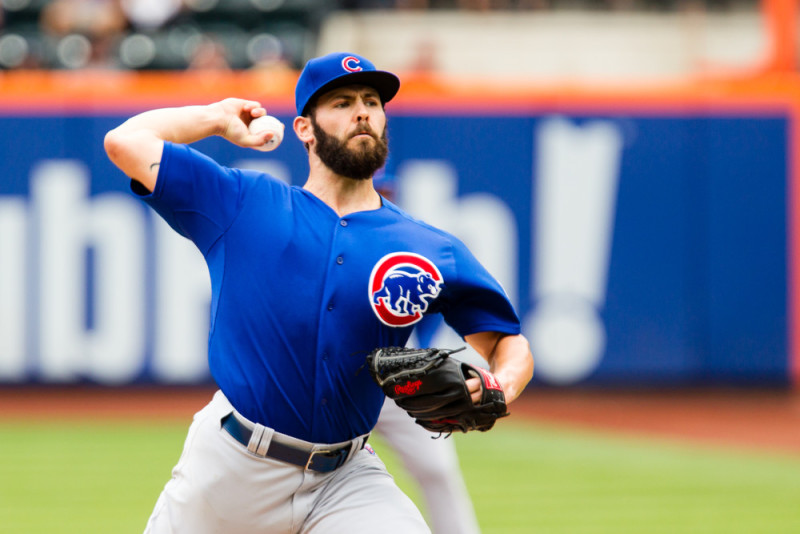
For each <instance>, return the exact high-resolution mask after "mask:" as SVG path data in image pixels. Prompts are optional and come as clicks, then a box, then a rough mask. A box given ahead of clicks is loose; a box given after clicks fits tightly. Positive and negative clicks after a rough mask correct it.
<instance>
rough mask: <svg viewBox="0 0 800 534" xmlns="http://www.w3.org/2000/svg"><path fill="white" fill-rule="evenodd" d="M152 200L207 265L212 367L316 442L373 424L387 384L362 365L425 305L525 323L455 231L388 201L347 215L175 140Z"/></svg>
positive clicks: (403, 333)
mask: <svg viewBox="0 0 800 534" xmlns="http://www.w3.org/2000/svg"><path fill="white" fill-rule="evenodd" d="M142 198H143V200H144V201H145V202H147V203H148V204H149V205H150V206H151V207H152V208H153V209H155V211H156V212H158V213H159V215H161V217H163V218H164V219H165V220H166V221H167V223H169V225H170V226H171V227H172V228H173V229H175V230H176V231H177V232H179V233H180V234H181V235H183V236H185V237H187V238H189V239H191V240H192V241H193V242H194V243H195V245H196V246H197V247H198V248H199V249H200V251H201V252H202V253H203V256H204V257H205V260H206V263H207V264H208V269H209V273H210V276H211V288H212V299H211V327H210V332H209V345H208V358H209V366H210V370H211V374H212V376H213V378H214V380H215V381H216V383H217V385H218V386H219V388H220V389H221V390H222V392H223V393H224V394H225V396H226V397H227V398H228V399H229V400H230V401H231V403H232V404H233V406H234V407H235V408H236V409H237V410H238V411H239V412H241V413H242V414H243V415H244V416H245V417H247V418H248V419H250V420H252V421H256V422H259V423H261V424H263V425H265V426H269V427H272V428H274V429H275V430H277V431H279V432H283V433H285V434H289V435H291V436H295V437H297V438H300V439H305V440H307V441H313V442H319V443H336V442H340V441H345V440H348V439H351V438H353V437H355V436H358V435H361V434H365V433H367V432H369V431H371V430H372V427H373V426H374V425H375V422H376V421H377V418H378V414H379V413H380V410H381V406H382V404H383V399H384V395H383V392H382V391H381V389H380V388H379V387H377V385H375V384H374V383H373V382H372V380H371V378H370V376H369V372H368V371H367V369H366V368H365V367H364V360H365V356H366V355H367V353H368V352H369V351H371V350H372V349H373V348H375V347H380V346H389V345H393V346H402V345H405V343H406V341H407V340H408V337H409V336H410V334H411V331H412V329H413V328H414V325H415V324H416V323H417V322H418V321H420V320H421V319H422V317H423V316H424V315H425V314H430V313H441V314H442V316H443V317H444V320H445V321H446V322H447V323H448V324H449V325H450V326H451V327H453V328H454V329H455V330H456V331H457V332H458V333H459V334H460V335H461V336H465V335H468V334H473V333H477V332H483V331H497V332H502V333H508V334H517V333H519V331H520V326H519V319H518V317H517V315H516V313H515V311H514V309H513V307H512V306H511V304H510V302H509V301H508V298H507V297H506V295H505V293H504V291H503V289H502V288H501V287H500V285H499V284H498V283H497V281H495V280H494V278H492V276H491V275H489V273H488V272H487V271H486V269H484V268H483V267H482V266H481V265H480V263H479V262H478V261H477V260H476V259H475V258H474V257H473V255H472V254H471V253H470V252H469V251H468V250H467V248H466V247H465V246H464V244H463V243H461V242H460V241H459V240H458V239H456V238H455V237H454V236H452V235H450V234H448V233H446V232H443V231H441V230H438V229H435V228H433V227H431V226H429V225H426V224H424V223H422V222H420V221H418V220H415V219H413V218H412V217H410V216H409V215H407V214H406V213H404V212H403V211H402V210H400V209H399V208H398V207H397V206H395V205H393V204H392V203H391V202H389V201H387V200H385V199H384V200H383V202H382V207H381V208H379V209H377V210H370V211H363V212H357V213H351V214H349V215H346V216H344V217H339V216H338V215H337V214H336V213H335V212H334V211H333V210H332V209H331V208H330V207H329V206H328V205H326V204H325V203H324V202H322V201H321V200H320V199H318V198H317V197H315V196H314V195H313V194H311V193H309V192H308V191H306V190H304V189H302V188H300V187H296V186H288V185H286V184H284V183H282V182H281V181H279V180H277V179H274V178H272V177H270V176H269V175H266V174H263V173H260V172H255V171H249V170H242V169H231V168H227V167H224V166H221V165H219V164H218V163H216V162H215V161H213V160H212V159H210V158H208V157H206V156H205V155H203V154H201V153H199V152H197V151H195V150H194V149H192V148H190V147H188V146H185V145H178V144H171V143H165V146H164V153H163V156H162V160H161V166H160V169H159V174H158V180H157V182H156V187H155V190H154V191H153V192H152V194H147V195H142Z"/></svg>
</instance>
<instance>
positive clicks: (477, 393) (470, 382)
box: [466, 378, 481, 404]
mask: <svg viewBox="0 0 800 534" xmlns="http://www.w3.org/2000/svg"><path fill="white" fill-rule="evenodd" d="M466 384H467V391H469V392H470V397H471V398H472V402H473V403H474V404H478V403H479V402H481V380H480V378H468V379H467V380H466Z"/></svg>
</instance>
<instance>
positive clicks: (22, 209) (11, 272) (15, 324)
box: [0, 197, 28, 381]
mask: <svg viewBox="0 0 800 534" xmlns="http://www.w3.org/2000/svg"><path fill="white" fill-rule="evenodd" d="M27 215H28V212H27V206H26V203H25V200H24V199H23V198H18V197H5V198H3V197H0V379H2V380H11V381H14V380H21V379H23V378H24V375H25V367H26V359H25V343H26V339H25V333H26V331H27V312H28V306H27V301H26V298H27V297H26V287H27V283H28V280H27V276H26V275H25V254H26V251H27V249H26V246H25V244H26V242H27V241H28V236H27V231H26V230H27Z"/></svg>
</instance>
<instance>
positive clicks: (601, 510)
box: [0, 420, 800, 534]
mask: <svg viewBox="0 0 800 534" xmlns="http://www.w3.org/2000/svg"><path fill="white" fill-rule="evenodd" d="M188 424H189V421H188V420H187V421H185V422H180V423H175V422H164V421H154V422H148V421H129V422H125V423H123V422H115V423H111V422H103V421H83V420H76V421H68V422H66V421H59V422H44V421H41V422H36V421H29V422H17V421H0V532H3V533H6V532H7V533H14V534H16V533H25V534H39V533H48V534H50V533H53V532H57V533H61V534H70V533H81V534H86V533H99V532H114V533H116V534H124V533H128V532H130V533H135V532H142V531H143V530H144V525H145V522H146V520H147V517H148V516H149V514H150V511H151V509H152V507H153V504H154V503H155V500H156V498H157V497H158V494H159V492H160V491H161V488H162V487H163V485H164V484H165V483H166V481H167V479H168V478H169V474H170V470H171V468H172V466H173V464H174V463H175V462H176V461H177V459H178V456H179V454H180V451H181V447H182V445H183V439H184V437H185V433H186V430H187V426H188ZM451 439H456V446H457V448H458V450H459V456H460V459H461V464H462V468H463V470H464V477H465V479H466V481H467V485H468V487H469V490H470V493H471V494H472V496H473V499H474V504H475V509H476V512H477V514H478V517H479V520H480V522H481V526H482V528H483V532H484V534H516V533H520V534H521V533H530V532H545V533H556V534H557V533H570V534H581V533H586V534H600V533H609V534H611V533H613V534H619V533H637V534H638V533H694V532H697V533H717V532H718V533H726V534H732V533H753V532H770V533H790V532H800V457H788V456H776V455H772V456H771V455H767V454H763V455H761V454H755V453H749V452H747V453H746V452H734V451H723V450H715V449H709V448H698V447H692V446H689V445H686V444H679V443H671V442H665V441H658V440H654V439H649V438H648V439H636V440H634V439H623V438H620V437H616V436H613V435H611V434H602V433H596V432H588V431H576V430H567V429H564V428H557V427H552V426H545V425H538V424H536V425H534V424H520V423H512V422H503V423H502V424H500V425H498V426H497V427H496V428H495V429H494V430H492V431H491V432H489V433H486V434H469V435H458V436H453V438H451ZM371 441H372V442H373V445H374V447H375V448H376V450H377V451H378V453H379V455H380V456H381V457H382V458H383V460H384V461H385V462H386V463H387V465H388V466H389V468H390V470H392V471H393V472H395V473H396V478H397V480H398V484H400V486H401V487H403V488H404V489H405V490H406V491H407V492H408V493H409V495H411V496H412V498H414V499H415V500H418V499H419V495H420V493H419V491H418V489H417V488H416V487H415V486H414V483H413V481H412V480H410V479H409V478H408V476H406V475H404V472H403V471H402V470H401V469H399V468H397V461H396V458H395V457H394V456H393V455H392V454H391V451H390V449H388V448H387V447H385V446H383V443H382V442H381V440H380V437H375V438H373V439H372V440H371ZM418 502H419V501H418Z"/></svg>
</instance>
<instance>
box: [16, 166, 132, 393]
mask: <svg viewBox="0 0 800 534" xmlns="http://www.w3.org/2000/svg"><path fill="white" fill-rule="evenodd" d="M31 190H32V201H33V211H34V213H35V215H36V221H37V222H38V228H37V230H38V235H39V247H38V259H39V262H38V264H39V273H38V274H39V306H38V309H39V319H40V322H39V327H40V329H39V338H38V341H39V354H40V357H41V362H40V363H41V366H40V372H41V375H42V377H43V378H44V379H46V380H52V381H69V380H73V379H75V378H78V377H80V376H86V377H88V378H93V379H96V380H98V381H100V382H104V383H120V382H126V381H129V380H132V379H133V378H135V376H136V375H137V374H138V373H139V372H140V371H141V367H142V357H141V355H142V352H143V346H144V335H143V334H144V302H143V299H144V294H145V293H144V276H143V269H144V244H145V241H144V235H143V234H144V214H143V211H142V210H141V209H140V208H139V207H138V206H136V205H135V204H133V203H132V201H131V199H129V198H127V197H126V196H124V195H122V194H121V193H106V194H103V195H98V196H96V197H94V198H92V199H90V198H89V177H88V171H87V170H86V168H85V167H84V166H83V164H81V163H79V162H75V161H48V162H45V163H42V164H40V165H39V166H37V167H36V168H35V169H34V172H33V174H32V176H31ZM90 250H91V251H92V252H93V258H94V268H93V269H92V270H91V274H92V275H93V276H92V278H91V279H89V276H88V275H89V273H90V271H89V264H88V258H89V251H90ZM90 283H91V284H93V285H94V288H93V289H94V290H93V291H92V292H91V293H90V292H89V289H90V288H89V284H90ZM90 294H91V295H92V296H93V302H91V303H89V302H87V296H88V295H90ZM90 307H91V310H92V323H93V324H92V325H87V318H88V315H87V314H88V313H89V311H90Z"/></svg>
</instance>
